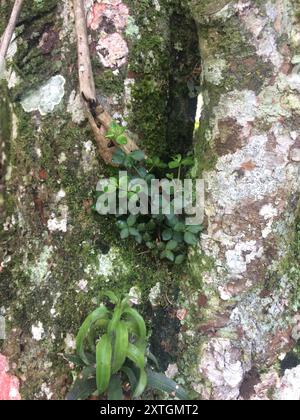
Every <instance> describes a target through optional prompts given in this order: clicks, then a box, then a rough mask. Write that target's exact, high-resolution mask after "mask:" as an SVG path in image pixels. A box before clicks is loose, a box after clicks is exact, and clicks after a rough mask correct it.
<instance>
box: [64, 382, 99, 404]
mask: <svg viewBox="0 0 300 420" xmlns="http://www.w3.org/2000/svg"><path fill="white" fill-rule="evenodd" d="M95 391H97V385H96V378H89V379H76V381H75V382H74V384H73V385H72V388H71V389H70V391H69V392H68V394H67V396H66V400H67V401H76V400H86V399H87V398H88V397H90V396H91V395H93V394H94V392H95Z"/></svg>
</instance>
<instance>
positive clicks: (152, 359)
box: [147, 351, 160, 369]
mask: <svg viewBox="0 0 300 420" xmlns="http://www.w3.org/2000/svg"><path fill="white" fill-rule="evenodd" d="M147 357H148V359H149V360H151V361H152V362H153V363H154V364H155V366H156V368H157V369H160V367H159V363H158V360H157V358H156V357H155V356H154V354H153V353H151V351H148V353H147Z"/></svg>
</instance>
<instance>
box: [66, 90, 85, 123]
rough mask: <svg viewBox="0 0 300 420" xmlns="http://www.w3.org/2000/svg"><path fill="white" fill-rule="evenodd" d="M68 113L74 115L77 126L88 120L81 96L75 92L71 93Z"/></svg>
mask: <svg viewBox="0 0 300 420" xmlns="http://www.w3.org/2000/svg"><path fill="white" fill-rule="evenodd" d="M67 111H68V112H69V113H70V114H71V115H72V121H73V122H74V123H76V124H81V123H83V122H84V121H85V119H86V117H85V113H84V107H83V104H82V100H81V96H80V94H76V91H75V90H73V91H72V92H71V95H70V97H69V102H68V107H67Z"/></svg>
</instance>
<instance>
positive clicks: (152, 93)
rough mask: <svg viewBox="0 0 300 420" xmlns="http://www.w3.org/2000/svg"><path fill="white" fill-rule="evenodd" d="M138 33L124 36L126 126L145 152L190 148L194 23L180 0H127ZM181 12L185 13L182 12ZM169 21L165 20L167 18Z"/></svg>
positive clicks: (166, 153)
mask: <svg viewBox="0 0 300 420" xmlns="http://www.w3.org/2000/svg"><path fill="white" fill-rule="evenodd" d="M127 3H128V5H129V7H130V8H131V12H132V13H133V14H134V19H135V22H136V24H137V25H138V27H139V32H140V35H141V37H140V38H139V39H135V40H129V42H130V43H131V45H130V57H129V63H130V64H129V74H130V75H131V77H134V79H135V85H134V86H133V88H132V108H131V114H130V121H129V122H130V127H131V128H132V130H133V131H135V132H137V134H138V135H139V138H140V139H141V142H142V146H143V148H145V149H146V150H147V152H148V153H149V154H156V155H159V156H161V157H163V156H169V155H170V154H175V153H179V152H181V153H186V152H187V151H188V150H191V148H192V137H193V126H194V113H195V107H196V104H195V98H191V97H190V96H189V95H190V92H191V90H189V88H190V89H191V84H192V83H193V84H194V85H195V86H198V84H199V74H197V73H193V71H194V69H195V68H196V67H197V65H198V64H199V61H200V58H199V56H198V55H197V54H195V51H197V35H196V27H195V23H194V22H193V20H192V18H191V17H190V16H189V14H188V11H187V9H186V8H185V7H184V6H183V3H182V2H180V1H177V0H176V1H173V2H168V1H161V2H160V11H157V10H156V9H155V7H153V5H152V4H150V3H149V2H147V1H142V2H141V1H136V0H131V1H129V0H128V1H127ZM183 16H184V18H183ZM167 22H169V25H166V23H167Z"/></svg>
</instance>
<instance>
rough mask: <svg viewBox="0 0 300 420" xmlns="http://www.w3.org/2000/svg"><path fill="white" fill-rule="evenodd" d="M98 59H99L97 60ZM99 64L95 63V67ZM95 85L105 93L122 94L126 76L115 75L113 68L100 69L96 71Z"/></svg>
mask: <svg viewBox="0 0 300 420" xmlns="http://www.w3.org/2000/svg"><path fill="white" fill-rule="evenodd" d="M94 61H96V60H94ZM97 61H98V60H97ZM97 67H98V63H97V65H95V64H94V65H93V68H97ZM95 85H96V89H97V90H99V91H100V92H101V94H104V95H112V94H114V95H121V94H122V93H123V90H124V77H123V76H122V74H119V75H117V76H116V75H114V73H113V72H112V70H104V71H103V70H100V71H98V72H96V73H95Z"/></svg>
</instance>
